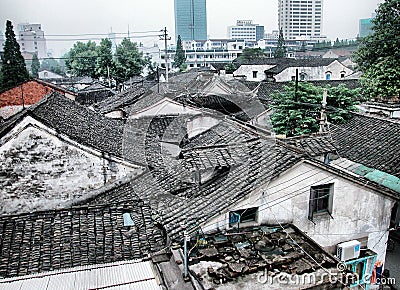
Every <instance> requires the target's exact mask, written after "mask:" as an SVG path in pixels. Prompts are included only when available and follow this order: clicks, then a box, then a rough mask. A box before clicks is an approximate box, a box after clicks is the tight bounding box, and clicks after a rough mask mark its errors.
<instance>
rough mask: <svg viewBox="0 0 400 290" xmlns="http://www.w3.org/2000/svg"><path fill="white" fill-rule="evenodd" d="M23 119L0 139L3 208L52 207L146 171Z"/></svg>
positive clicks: (7, 210) (5, 209) (0, 182)
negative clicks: (76, 143) (65, 138)
mask: <svg viewBox="0 0 400 290" xmlns="http://www.w3.org/2000/svg"><path fill="white" fill-rule="evenodd" d="M24 121H25V122H24ZM24 121H23V122H22V123H23V124H22V125H23V126H22V125H21V124H20V125H19V126H17V127H15V128H14V130H13V131H12V132H10V133H9V134H8V135H6V136H5V137H3V138H2V139H1V141H0V144H1V147H0V160H1V162H0V212H20V211H27V210H31V209H43V208H52V207H55V206H58V205H60V204H62V203H63V202H66V201H69V200H72V199H74V198H77V197H81V196H83V195H84V194H85V192H87V191H90V190H92V189H97V188H100V187H102V186H103V185H104V184H105V182H110V181H113V180H115V179H119V178H122V177H124V176H126V175H128V174H134V173H139V172H141V171H142V170H141V169H140V168H138V167H133V166H132V167H131V166H129V165H128V164H126V163H123V162H117V161H116V160H111V159H107V158H103V157H102V155H101V154H96V152H95V151H91V150H85V149H84V147H82V148H79V147H77V146H75V145H74V144H73V143H71V142H68V140H62V139H60V138H59V137H58V136H56V135H53V134H52V133H51V132H48V131H46V130H45V128H43V127H41V126H43V125H40V123H37V122H31V123H29V122H27V121H26V120H24ZM32 123H33V124H32Z"/></svg>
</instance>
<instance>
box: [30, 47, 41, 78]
mask: <svg viewBox="0 0 400 290" xmlns="http://www.w3.org/2000/svg"><path fill="white" fill-rule="evenodd" d="M39 68H40V62H39V59H38V57H37V55H36V53H35V54H34V55H33V58H32V65H31V70H32V76H33V77H35V78H38V77H39Z"/></svg>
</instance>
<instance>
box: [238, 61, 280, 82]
mask: <svg viewBox="0 0 400 290" xmlns="http://www.w3.org/2000/svg"><path fill="white" fill-rule="evenodd" d="M274 66H275V65H270V64H264V65H241V66H240V67H239V68H238V69H237V70H236V71H235V72H234V73H233V75H234V76H246V80H247V81H253V82H260V81H263V80H265V78H266V75H265V71H266V70H269V69H270V68H273V67H274ZM253 71H256V72H257V77H256V78H253Z"/></svg>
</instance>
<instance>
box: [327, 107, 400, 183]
mask: <svg viewBox="0 0 400 290" xmlns="http://www.w3.org/2000/svg"><path fill="white" fill-rule="evenodd" d="M331 130H332V137H333V139H334V141H335V144H336V146H337V149H338V153H339V155H340V156H342V157H345V158H347V159H350V160H352V161H354V162H357V163H361V164H363V165H365V166H368V167H371V168H374V169H378V170H380V171H383V172H387V173H389V174H392V175H395V176H397V177H400V162H399V160H400V124H399V123H397V122H392V121H390V120H387V119H381V118H378V117H370V116H365V115H361V114H357V113H353V116H352V118H351V119H349V120H348V121H347V122H346V123H344V124H341V125H332V127H331Z"/></svg>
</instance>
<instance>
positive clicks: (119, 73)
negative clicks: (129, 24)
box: [113, 38, 146, 82]
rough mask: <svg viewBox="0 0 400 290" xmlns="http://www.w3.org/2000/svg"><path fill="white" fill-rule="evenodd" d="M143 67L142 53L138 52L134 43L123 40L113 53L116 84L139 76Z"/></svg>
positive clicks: (144, 63) (144, 62)
mask: <svg viewBox="0 0 400 290" xmlns="http://www.w3.org/2000/svg"><path fill="white" fill-rule="evenodd" d="M145 65H146V61H145V59H144V58H143V53H141V52H139V50H138V48H137V45H136V43H134V42H131V41H130V39H128V38H124V39H123V40H122V42H121V44H120V45H118V46H117V49H116V51H115V55H114V72H113V76H114V78H115V79H116V80H117V81H118V82H124V81H126V80H128V79H129V78H131V77H133V76H138V75H140V74H141V73H142V71H143V68H144V66H145Z"/></svg>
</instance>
